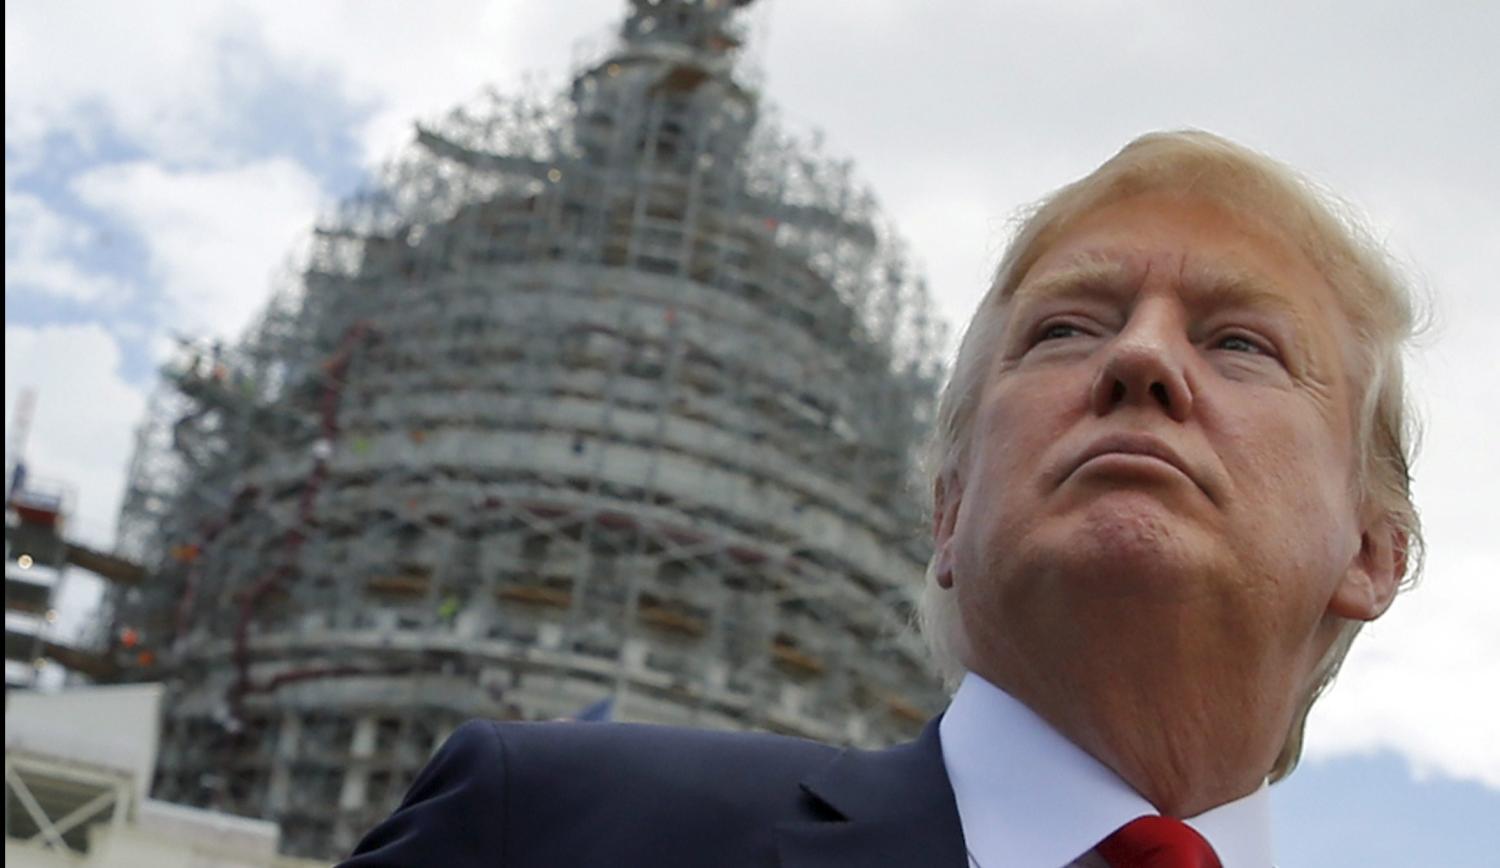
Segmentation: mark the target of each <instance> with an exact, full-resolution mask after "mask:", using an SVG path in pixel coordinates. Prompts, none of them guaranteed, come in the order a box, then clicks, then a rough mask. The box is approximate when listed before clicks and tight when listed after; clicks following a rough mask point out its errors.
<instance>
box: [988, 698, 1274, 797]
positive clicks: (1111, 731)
mask: <svg viewBox="0 0 1500 868" xmlns="http://www.w3.org/2000/svg"><path fill="white" fill-rule="evenodd" d="M975 671H976V673H977V674H979V675H980V676H981V677H983V678H985V679H986V680H988V681H990V682H991V683H992V684H995V685H997V686H999V687H1000V688H1001V689H1003V690H1005V691H1006V692H1008V693H1010V694H1011V695H1012V696H1015V697H1016V698H1017V699H1018V700H1020V701H1021V702H1022V703H1023V704H1025V705H1026V706H1027V707H1028V708H1030V709H1032V711H1034V712H1035V713H1036V714H1037V715H1038V716H1039V717H1041V718H1042V719H1043V720H1045V721H1047V723H1048V724H1050V725H1051V726H1052V727H1053V728H1054V729H1056V730H1057V731H1058V732H1059V733H1061V734H1062V735H1063V736H1064V737H1066V738H1067V739H1069V740H1070V741H1072V742H1073V743H1074V744H1076V745H1078V746H1079V747H1080V748H1082V749H1083V750H1084V751H1086V752H1087V753H1089V754H1090V755H1091V756H1093V757H1094V758H1095V759H1097V760H1099V761H1100V762H1101V763H1103V764H1104V765H1105V766H1107V767H1109V768H1110V769H1111V770H1113V771H1114V772H1115V773H1116V774H1117V775H1119V776H1120V777H1121V778H1122V779H1124V780H1125V782H1126V783H1128V784H1130V786H1131V787H1132V788H1133V789H1134V790H1135V791H1136V792H1138V793H1140V794H1141V796H1143V797H1144V798H1145V799H1146V800H1147V801H1149V802H1151V804H1152V805H1153V806H1155V808H1156V809H1157V810H1158V811H1160V812H1161V813H1162V814H1163V815H1165V816H1170V817H1191V816H1195V815H1197V814H1200V813H1202V812H1204V811H1206V810H1209V809H1210V808H1214V807H1216V806H1218V805H1222V804H1225V803H1228V802H1231V801H1234V800H1235V799H1238V798H1241V797H1243V796H1245V795H1248V794H1249V793H1252V792H1254V791H1255V790H1256V789H1258V788H1259V787H1260V786H1261V785H1262V784H1263V783H1264V781H1265V776H1266V771H1267V770H1268V769H1269V768H1270V766H1271V763H1272V761H1273V760H1274V758H1275V755H1276V752H1277V750H1278V748H1279V745H1280V739H1281V737H1282V736H1284V734H1285V728H1284V726H1281V725H1280V724H1279V720H1280V718H1281V717H1282V716H1281V715H1279V714H1267V713H1266V709H1264V708H1261V709H1259V710H1258V711H1259V713H1257V712H1256V710H1254V709H1252V708H1246V707H1242V706H1241V704H1239V703H1231V702H1224V701H1222V697H1221V696H1213V697H1209V696H1206V695H1205V694H1206V693H1207V691H1205V690H1203V689H1201V688H1199V687H1195V686H1186V685H1185V686H1184V688H1183V689H1173V688H1172V685H1170V684H1163V683H1161V682H1160V681H1154V682H1145V681H1136V682H1132V681H1130V680H1129V679H1122V678H1118V677H1116V678H1110V679H1107V680H1105V681H1106V683H1092V684H1088V685H1083V684H1080V685H1075V686H1074V689H1068V690H1058V689H1056V685H1055V684H1054V685H1053V686H1052V688H1051V689H1047V690H1030V689H1028V687H1029V685H1028V684H1026V683H1025V682H1024V680H1023V681H1021V682H1020V683H1015V682H1014V681H1013V680H1008V679H1006V678H1004V677H1003V674H1002V673H990V672H985V671H983V670H981V669H976V670H975ZM1054 677H1055V675H1054ZM1245 705H1250V703H1246V704H1245Z"/></svg>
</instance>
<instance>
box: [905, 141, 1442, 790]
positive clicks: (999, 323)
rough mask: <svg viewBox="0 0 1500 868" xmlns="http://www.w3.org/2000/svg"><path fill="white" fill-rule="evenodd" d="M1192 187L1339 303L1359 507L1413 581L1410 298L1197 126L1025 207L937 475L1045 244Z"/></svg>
mask: <svg viewBox="0 0 1500 868" xmlns="http://www.w3.org/2000/svg"><path fill="white" fill-rule="evenodd" d="M1148 192H1158V193H1170V194H1178V195H1191V196H1193V197H1194V198H1199V199H1206V200H1208V201H1210V202H1213V203H1215V204H1218V205H1220V206H1222V207H1225V208H1227V209H1229V210H1230V211H1232V212H1233V213H1235V214H1236V215H1237V216H1239V217H1241V218H1243V219H1249V220H1252V221H1256V222H1258V223H1259V224H1260V225H1262V226H1264V227H1265V228H1267V229H1269V230H1270V231H1272V232H1274V233H1275V234H1277V235H1278V236H1280V237H1284V238H1287V239H1289V240H1290V241H1291V242H1292V243H1294V244H1295V245H1296V246H1297V248H1298V249H1299V250H1300V251H1301V252H1302V253H1303V255H1305V256H1306V257H1307V258H1308V260H1309V261H1310V262H1311V263H1312V264H1313V265H1314V266H1315V267H1316V268H1317V270H1318V271H1319V273H1320V274H1321V275H1322V277H1323V278H1324V279H1325V280H1326V281H1327V282H1328V285H1329V286H1330V287H1331V288H1332V289H1333V291H1334V294H1335V296H1336V297H1337V298H1338V299H1339V301H1340V304H1341V307H1342V308H1343V311H1344V314H1345V316H1346V317H1347V318H1348V320H1349V323H1350V325H1351V326H1352V327H1353V330H1354V334H1355V342H1356V354H1355V365H1354V370H1353V371H1352V374H1351V378H1352V381H1353V383H1354V384H1355V386H1356V397H1357V400H1356V406H1355V407H1353V408H1351V410H1352V411H1353V413H1354V419H1355V437H1356V444H1355V445H1356V472H1355V479H1354V480H1353V482H1354V485H1355V486H1356V491H1357V493H1358V495H1359V501H1360V504H1361V507H1362V509H1364V510H1369V511H1372V512H1373V513H1374V514H1377V515H1381V516H1383V517H1384V519H1385V520H1386V521H1387V522H1388V523H1389V525H1390V526H1391V527H1392V528H1393V529H1395V530H1396V531H1397V532H1398V533H1399V534H1400V535H1401V536H1400V539H1401V540H1402V541H1403V543H1402V545H1403V549H1404V550H1403V551H1402V554H1403V555H1404V566H1405V570H1406V571H1405V573H1404V574H1403V575H1402V576H1401V577H1398V578H1400V579H1401V584H1402V587H1403V588H1404V587H1407V586H1409V585H1410V584H1411V583H1412V582H1413V581H1415V579H1416V576H1417V574H1418V573H1419V571H1420V564H1421V553H1422V533H1421V525H1420V523H1419V521H1418V517H1417V511H1416V507H1415V505H1414V504H1413V502H1412V498H1411V477H1410V462H1411V457H1412V450H1413V448H1414V443H1415V439H1416V431H1415V426H1414V421H1413V414H1412V413H1411V412H1410V409H1409V407H1408V405H1407V398H1406V394H1405V389H1404V386H1403V380H1402V357H1401V353H1402V349H1403V346H1404V345H1405V343H1406V342H1407V341H1408V340H1409V339H1410V337H1411V336H1412V333H1413V331H1414V323H1415V319H1414V310H1413V301H1412V293H1411V291H1410V289H1409V288H1408V287H1407V286H1406V284H1405V282H1404V281H1403V280H1402V279H1401V277H1400V275H1399V273H1398V271H1397V269H1396V268H1395V267H1394V266H1393V264H1392V263H1391V261H1390V258H1389V256H1388V255H1387V254H1386V253H1385V251H1384V250H1383V249H1382V248H1381V247H1380V245H1379V244H1377V243H1376V242H1375V241H1374V240H1373V239H1372V238H1371V237H1370V235H1369V233H1368V232H1367V231H1366V230H1365V229H1364V228H1363V227H1362V225H1361V223H1360V221H1359V220H1358V219H1357V218H1356V217H1355V216H1354V215H1353V213H1352V210H1351V209H1350V208H1349V207H1348V206H1346V205H1344V204H1343V203H1342V202H1340V201H1339V200H1338V199H1337V198H1335V197H1334V196H1332V195H1331V194H1330V193H1328V192H1327V191H1325V190H1322V189H1319V188H1318V187H1316V186H1314V185H1313V184H1312V182H1310V181H1308V180H1307V179H1306V178H1304V177H1302V176H1301V175H1299V174H1297V173H1296V172H1294V171H1293V170H1292V169H1290V168H1288V167H1287V166H1285V165H1283V164H1281V163H1279V162H1277V161H1275V160H1272V159H1271V158H1269V157H1267V156H1265V155H1263V154H1260V153H1257V152H1255V151H1253V150H1250V149H1249V148H1245V147H1243V146H1241V145H1238V144H1235V143H1234V142H1231V141H1228V140H1227V139H1224V138H1221V137H1219V136H1216V135H1213V134H1211V133H1206V132H1202V131H1198V130H1187V131H1178V132H1162V133H1149V134H1147V135H1144V136H1141V137H1140V138H1138V139H1136V140H1135V141H1133V142H1131V143H1130V144H1128V145H1126V146H1125V147H1124V148H1123V149H1121V150H1120V152H1119V153H1117V154H1115V155H1114V156H1113V157H1111V158H1110V159H1109V160H1108V161H1106V162H1105V163H1104V164H1103V165H1102V166H1100V167H1099V168H1098V169H1095V170H1094V171H1093V172H1092V173H1091V174H1089V175H1088V176H1087V177H1085V178H1083V179H1081V180H1079V181H1076V182H1074V183H1072V184H1069V185H1067V186H1065V187H1063V188H1061V189H1059V190H1057V191H1055V192H1054V193H1052V194H1051V195H1050V196H1048V197H1047V198H1045V199H1043V200H1042V201H1041V202H1040V203H1038V204H1037V205H1035V206H1034V207H1033V208H1032V209H1030V211H1029V212H1028V213H1027V214H1026V215H1024V219H1022V220H1021V222H1020V224H1019V227H1018V229H1017V230H1016V233H1015V236H1014V238H1013V239H1012V240H1011V243H1010V245H1009V246H1008V247H1007V249H1006V252H1005V254H1004V256H1003V257H1002V258H1001V260H1000V264H999V266H998V267H997V269H996V271H995V278H994V281H993V282H992V283H991V285H990V288H989V291H988V292H987V293H986V294H985V296H984V298H983V299H982V300H981V301H980V303H979V309H978V311H977V312H976V313H975V314H974V318H973V319H972V320H971V321H970V323H969V327H968V329H967V331H966V332H965V333H964V337H963V340H962V342H961V343H960V345H959V350H958V357H957V359H956V361H955V363H954V367H953V371H952V374H951V375H950V377H949V380H948V384H947V386H946V387H945V388H944V390H943V393H942V396H941V398H940V399H939V403H938V414H937V425H936V428H935V430H934V434H933V438H932V442H931V444H930V448H929V453H928V469H929V474H930V482H931V483H932V485H933V486H936V485H937V484H938V482H939V480H941V479H943V478H944V476H945V475H947V474H951V473H954V472H956V471H957V469H958V468H960V467H963V466H965V465H966V464H967V461H968V456H969V449H970V445H971V444H970V438H971V435H972V433H973V423H974V415H975V408H976V405H977V403H978V400H979V395H980V392H981V391H982V389H983V387H984V379H985V374H986V372H987V370H988V368H989V362H990V359H991V352H992V348H993V347H994V346H996V344H997V340H998V337H999V335H1000V331H1001V329H1003V327H1004V325H1005V318H1004V317H1005V309H1004V301H1005V299H1006V298H1008V297H1009V295H1010V293H1011V292H1013V291H1014V290H1015V288H1016V286H1017V285H1018V284H1019V283H1020V282H1021V280H1022V278H1023V277H1025V275H1026V273H1027V271H1028V270H1030V268H1031V266H1032V265H1034V264H1035V263H1036V261H1037V260H1038V259H1039V258H1040V257H1041V256H1042V254H1043V253H1044V252H1045V251H1046V250H1047V248H1048V247H1049V246H1050V245H1051V244H1052V243H1053V242H1054V241H1055V240H1056V239H1057V238H1058V237H1060V236H1061V235H1062V233H1064V232H1065V231H1067V229H1068V227H1069V226H1071V225H1073V224H1074V223H1075V222H1076V221H1078V220H1079V219H1080V218H1082V217H1083V216H1084V215H1087V214H1089V213H1091V212H1092V211H1095V210H1097V209H1099V208H1102V207H1104V206H1106V205H1109V204H1111V203H1113V202H1118V201H1120V200H1123V199H1126V198H1130V197H1132V196H1136V195H1139V194H1142V193H1148ZM936 558H937V555H936V554H934V556H933V560H932V561H931V562H929V564H928V568H927V577H926V580H925V582H924V586H923V590H922V596H921V599H920V602H919V605H918V609H917V623H918V627H919V629H920V630H921V632H922V635H923V638H924V639H925V640H926V641H927V645H928V648H929V649H930V651H931V653H932V657H933V662H934V664H935V665H936V667H937V668H938V670H939V672H941V673H942V675H943V676H944V678H945V679H946V680H947V681H948V682H949V684H950V685H951V684H953V683H955V682H956V680H957V678H958V677H960V676H961V674H962V673H963V664H962V662H961V661H962V659H963V657H964V654H965V651H964V647H963V643H964V641H965V639H964V636H963V631H962V627H961V625H960V623H959V618H958V609H957V603H956V596H957V595H955V594H952V593H945V592H944V591H943V590H942V589H941V588H940V587H939V586H938V584H937V581H936V572H935V566H936ZM1361 625H1362V622H1359V621H1353V620H1350V621H1346V622H1345V623H1344V625H1343V626H1342V628H1341V629H1340V631H1339V634H1338V636H1337V638H1336V639H1335V641H1334V642H1333V643H1332V645H1331V646H1330V647H1329V649H1328V651H1327V653H1325V654H1324V656H1323V659H1322V660H1321V661H1319V663H1318V665H1317V667H1316V668H1315V669H1314V672H1313V677H1312V681H1311V684H1310V686H1309V689H1308V691H1307V693H1306V695H1305V696H1304V697H1303V698H1302V701H1301V702H1300V703H1299V705H1298V707H1297V709H1296V712H1295V714H1294V715H1293V720H1292V724H1291V726H1290V728H1289V730H1288V732H1287V735H1286V739H1285V741H1284V742H1283V745H1282V749H1281V751H1280V752H1279V754H1278V755H1277V757H1276V761H1275V763H1274V765H1273V766H1272V768H1271V769H1270V770H1269V777H1270V779H1271V780H1272V781H1273V782H1274V781H1276V780H1280V779H1281V778H1283V777H1285V776H1286V775H1287V774H1289V773H1290V772H1291V770H1292V769H1293V768H1294V767H1295V766H1296V764H1297V759H1298V757H1299V756H1300V754H1301V752H1302V736H1303V731H1304V729H1305V727H1306V723H1307V715H1308V712H1309V711H1311V709H1312V705H1313V703H1314V702H1315V701H1316V700H1317V699H1318V697H1319V696H1321V695H1322V694H1323V692H1324V691H1326V690H1327V688H1328V686H1329V685H1330V684H1331V683H1332V681H1333V678H1334V676H1335V675H1336V674H1337V672H1338V669H1339V666H1340V665H1341V664H1342V662H1343V660H1344V656H1345V655H1346V654H1347V653H1348V651H1349V648H1350V646H1351V645H1352V644H1353V642H1354V637H1355V636H1356V635H1357V634H1358V633H1359V629H1360V627H1361Z"/></svg>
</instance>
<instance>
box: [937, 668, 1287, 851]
mask: <svg viewBox="0 0 1500 868" xmlns="http://www.w3.org/2000/svg"><path fill="white" fill-rule="evenodd" d="M938 738H939V741H940V743H941V745H942V749H943V765H944V766H945V767H946V768H947V770H948V779H949V781H951V782H952V784H953V795H954V797H955V799H956V800H957V802H958V819H959V822H960V824H961V825H962V827H963V833H964V843H965V845H966V846H967V847H968V850H969V864H970V865H971V866H977V868H1069V866H1078V868H1090V866H1098V865H1103V860H1102V859H1099V857H1098V856H1097V855H1095V854H1094V853H1093V848H1094V845H1096V844H1098V843H1099V842H1100V841H1102V840H1104V839H1105V838H1106V837H1108V836H1109V834H1110V833H1111V832H1113V831H1115V830H1116V829H1118V828H1120V827H1121V826H1123V825H1125V824H1126V823H1128V822H1130V821H1131V820H1133V819H1135V818H1136V817H1140V816H1143V815H1146V814H1156V813H1159V812H1158V811H1157V810H1156V809H1155V808H1154V807H1152V806H1151V803H1150V802H1148V801H1146V800H1145V799H1144V798H1142V797H1141V795H1140V794H1139V793H1137V792H1136V791H1135V790H1133V789H1131V787H1130V785H1129V784H1127V783H1126V782H1125V781H1124V780H1123V779H1122V778H1121V777H1120V776H1119V775H1117V774H1115V773H1114V772H1113V771H1111V770H1110V769H1109V768H1108V767H1107V766H1105V765H1104V764H1103V763H1101V762H1099V761H1098V760H1096V759H1094V758H1093V757H1092V756H1090V755H1089V754H1088V753H1086V752H1084V750H1083V749H1082V748H1080V747H1078V746H1077V745H1075V744H1073V743H1072V742H1070V741H1068V740H1067V739H1066V738H1064V737H1063V736H1062V734H1060V733H1059V732H1057V730H1055V729H1053V728H1052V727H1051V726H1050V725H1048V724H1047V723H1046V721H1044V720H1042V719H1041V718H1040V717H1038V716H1037V715H1036V714H1035V713H1034V712H1033V711H1032V710H1031V709H1029V708H1027V707H1026V706H1024V705H1022V704H1021V703H1020V702H1019V701H1017V700H1016V699H1014V698H1012V697H1011V696H1010V695H1009V694H1007V693H1006V692H1005V691H1003V690H1001V689H1000V688H998V687H996V686H994V685H993V684H990V683H989V682H988V681H985V680H984V679H983V678H980V677H979V676H977V675H974V674H973V673H969V674H968V675H966V676H964V680H963V683H962V684H961V685H960V686H959V688H958V692H957V693H956V694H954V696H953V702H952V704H951V705H949V706H948V711H947V712H946V713H945V714H944V715H943V719H942V721H941V723H939V725H938ZM1185 822H1186V823H1187V824H1188V825H1189V826H1192V827H1193V828H1194V829H1196V830H1197V831H1198V833H1199V834H1201V835H1202V836H1203V837H1204V838H1207V839H1208V842H1209V843H1210V844H1212V845H1213V848H1214V851H1215V852H1216V853H1218V855H1219V860H1220V861H1221V862H1222V863H1223V864H1224V868H1271V805H1270V796H1269V794H1268V791H1267V789H1266V787H1264V786H1262V787H1261V788H1260V789H1258V790H1256V791H1255V792H1253V793H1251V794H1250V795H1248V796H1245V797H1244V798H1242V799H1239V800H1237V801H1233V802H1229V803H1228V804H1224V805H1220V806H1218V807H1217V808H1213V809H1211V810H1208V811H1205V812H1203V813H1202V814H1199V815H1198V816H1196V817H1189V818H1187V819H1186V820H1185Z"/></svg>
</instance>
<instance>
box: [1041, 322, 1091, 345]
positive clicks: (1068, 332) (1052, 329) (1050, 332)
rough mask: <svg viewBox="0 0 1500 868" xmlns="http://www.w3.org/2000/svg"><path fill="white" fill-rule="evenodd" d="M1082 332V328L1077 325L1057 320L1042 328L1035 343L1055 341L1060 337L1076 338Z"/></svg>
mask: <svg viewBox="0 0 1500 868" xmlns="http://www.w3.org/2000/svg"><path fill="white" fill-rule="evenodd" d="M1083 333H1084V332H1083V329H1081V328H1079V327H1078V326H1075V325H1069V324H1068V323H1065V322H1057V323H1053V324H1052V325H1049V326H1047V327H1046V328H1044V329H1042V333H1041V334H1040V335H1037V343H1041V342H1042V341H1055V340H1060V339H1062V338H1076V337H1080V336H1082V335H1083Z"/></svg>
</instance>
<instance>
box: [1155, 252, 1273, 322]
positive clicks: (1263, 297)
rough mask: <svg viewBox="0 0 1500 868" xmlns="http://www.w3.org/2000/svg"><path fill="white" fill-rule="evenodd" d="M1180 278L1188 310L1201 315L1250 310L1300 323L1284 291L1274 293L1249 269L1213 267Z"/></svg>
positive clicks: (1266, 281) (1265, 282) (1268, 282)
mask: <svg viewBox="0 0 1500 868" xmlns="http://www.w3.org/2000/svg"><path fill="white" fill-rule="evenodd" d="M1183 278H1184V279H1183V289H1184V294H1185V296H1186V301H1187V303H1188V305H1189V306H1190V307H1194V308H1197V309H1199V310H1205V311H1213V310H1223V309H1225V308H1250V309H1255V310H1267V311H1271V312H1273V313H1278V314H1282V315H1285V316H1289V317H1292V318H1294V319H1297V320H1301V319H1302V312H1301V311H1299V310H1298V307H1297V305H1296V304H1295V303H1293V301H1292V299H1291V298H1290V297H1289V296H1288V294H1287V293H1286V292H1285V291H1284V290H1282V291H1278V289H1277V288H1276V287H1275V286H1274V285H1273V284H1272V283H1271V282H1270V281H1269V280H1267V279H1266V278H1265V276H1263V275H1261V274H1260V273H1258V272H1256V271H1253V270H1251V269H1245V268H1237V267H1234V266H1232V265H1223V264H1217V265H1214V266H1212V267H1210V268H1205V269H1202V270H1199V271H1197V272H1196V273H1194V272H1189V273H1188V274H1186V275H1184V276H1183Z"/></svg>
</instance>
